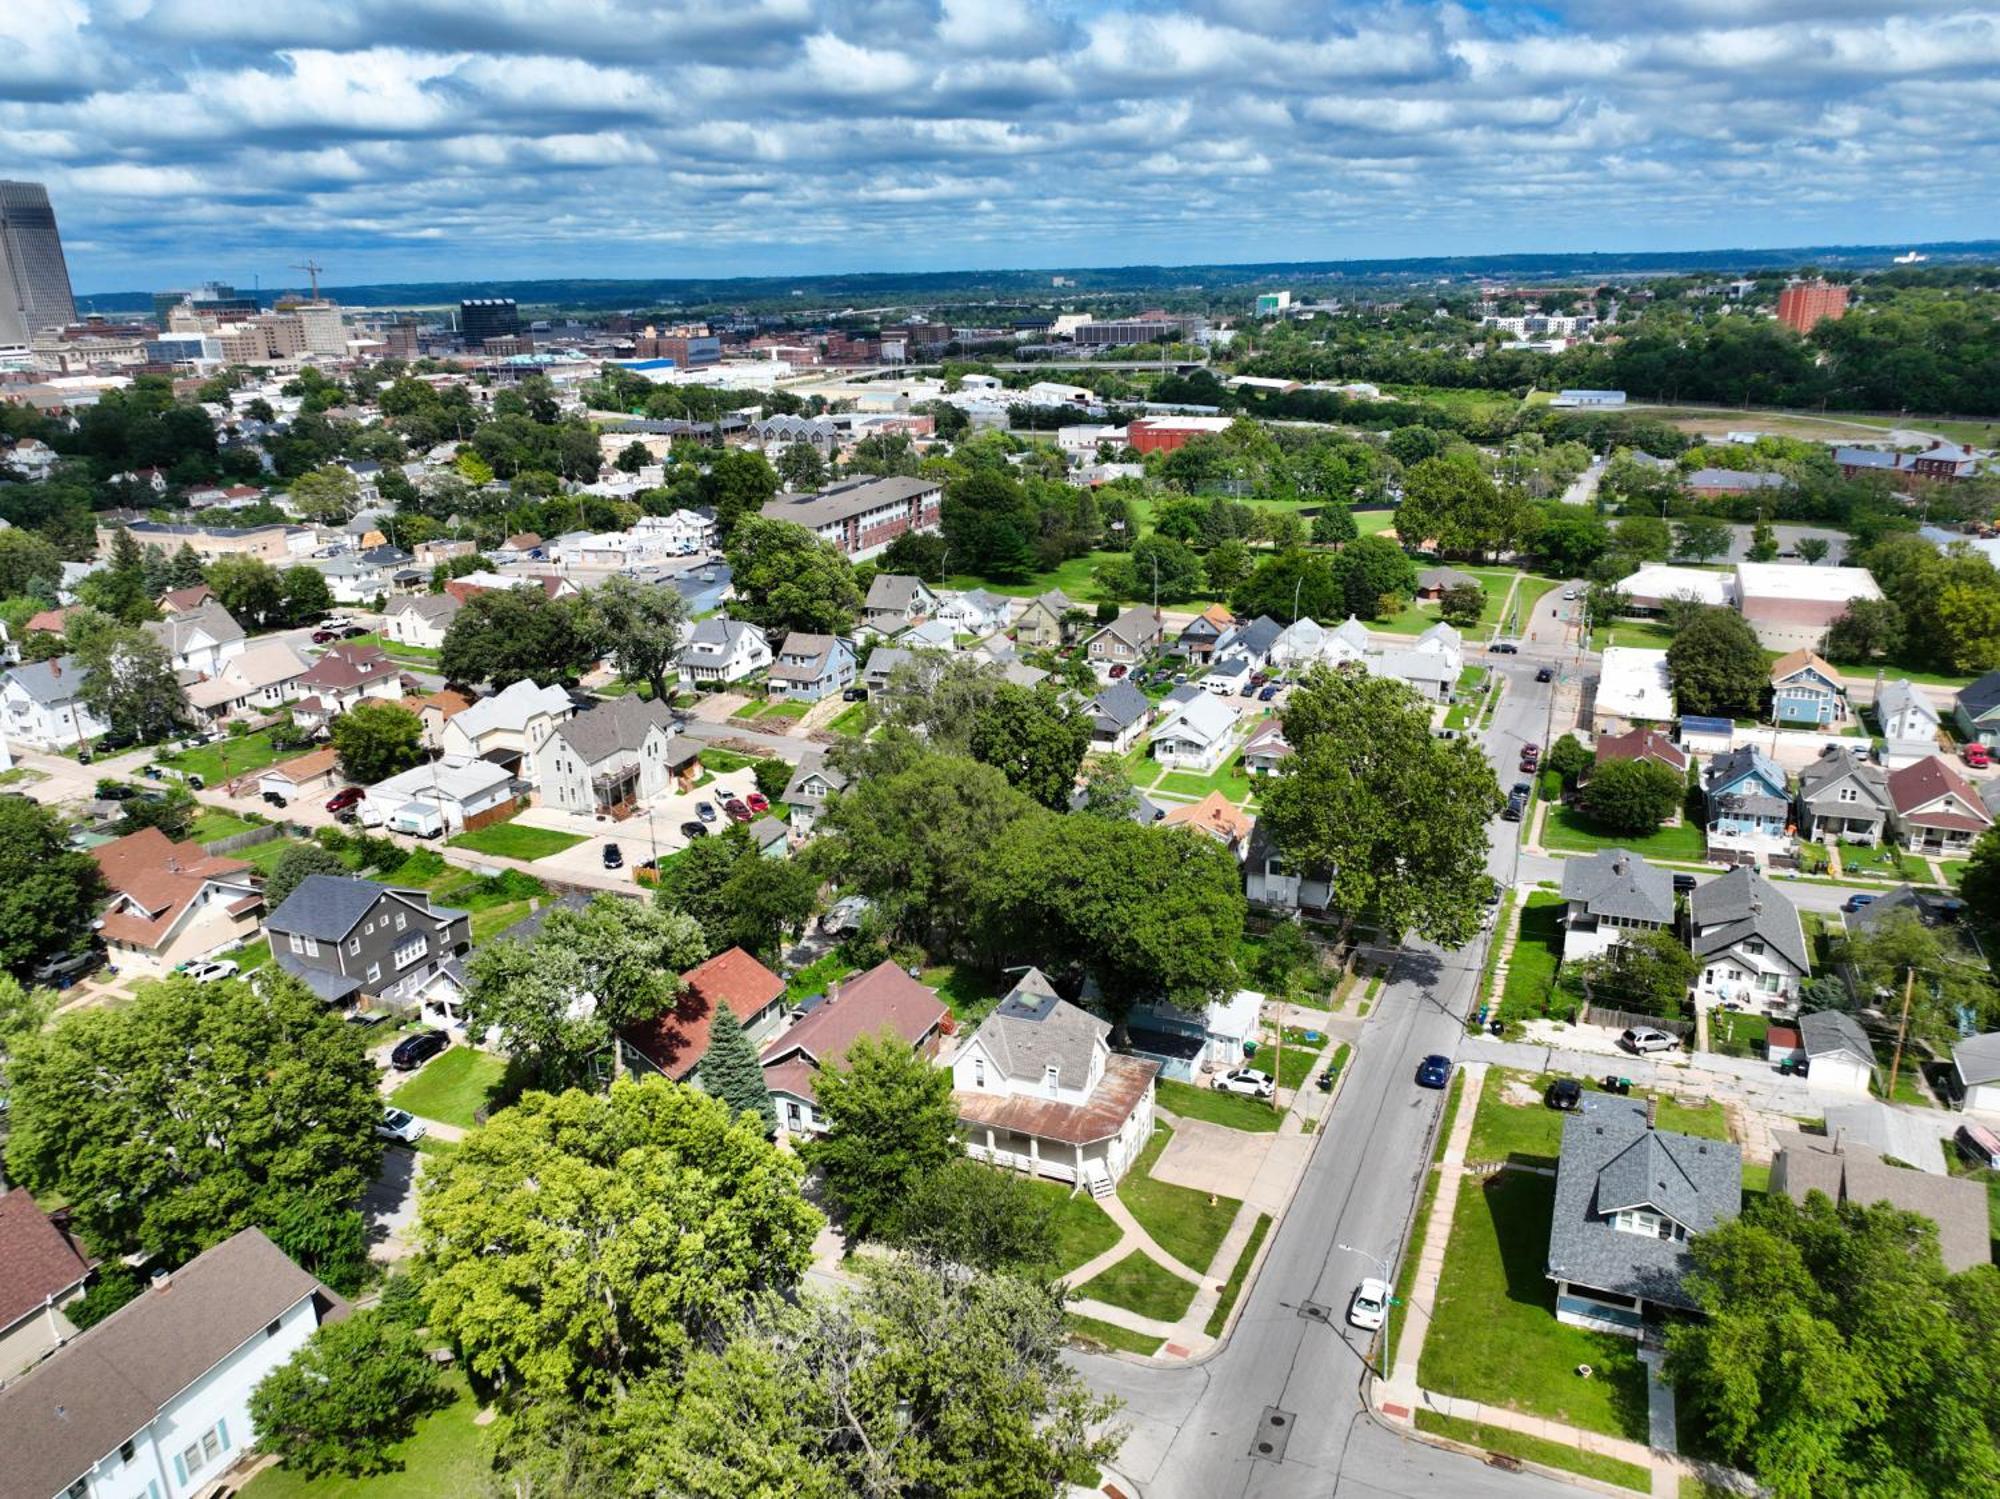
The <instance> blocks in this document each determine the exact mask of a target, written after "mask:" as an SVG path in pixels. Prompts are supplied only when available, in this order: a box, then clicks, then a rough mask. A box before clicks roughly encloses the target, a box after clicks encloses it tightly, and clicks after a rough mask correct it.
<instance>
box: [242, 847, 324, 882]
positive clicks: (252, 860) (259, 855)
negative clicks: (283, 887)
mask: <svg viewBox="0 0 2000 1499" xmlns="http://www.w3.org/2000/svg"><path fill="white" fill-rule="evenodd" d="M304 842H305V840H304V839H303V838H272V839H268V840H266V841H265V842H263V843H253V844H251V845H250V846H249V847H248V848H239V849H238V850H236V852H235V853H233V854H231V855H230V856H229V857H230V858H232V859H241V860H243V861H244V862H245V863H246V864H253V865H255V866H256V868H257V870H258V872H259V873H261V874H262V875H263V876H264V877H265V878H266V879H269V878H270V875H271V871H272V870H274V869H276V868H277V867H278V861H279V860H280V859H282V858H284V857H285V850H286V849H288V848H298V847H300V846H301V845H302V844H303V843H304Z"/></svg>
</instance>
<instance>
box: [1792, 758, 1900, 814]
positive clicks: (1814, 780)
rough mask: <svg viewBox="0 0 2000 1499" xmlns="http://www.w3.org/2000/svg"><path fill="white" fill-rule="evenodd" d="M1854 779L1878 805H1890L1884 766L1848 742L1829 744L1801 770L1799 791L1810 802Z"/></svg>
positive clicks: (1885, 808)
mask: <svg viewBox="0 0 2000 1499" xmlns="http://www.w3.org/2000/svg"><path fill="white" fill-rule="evenodd" d="M1850 780H1851V781H1853V782H1854V784H1855V785H1856V786H1857V787H1858V788H1860V789H1861V790H1862V791H1864V792H1866V793H1867V795H1868V799H1869V800H1870V801H1872V802H1874V803H1875V805H1876V806H1878V807H1880V808H1882V809H1883V810H1885V811H1886V810H1887V809H1888V807H1889V780H1888V777H1887V776H1886V775H1884V774H1883V771H1882V767H1881V766H1879V765H1871V764H1870V763H1869V762H1868V761H1866V760H1863V759H1862V758H1861V757H1860V756H1859V755H1857V754H1855V753H1854V751H1853V750H1851V749H1849V748H1848V747H1847V746H1846V745H1844V744H1840V745H1828V746H1827V747H1826V748H1825V749H1823V750H1821V751H1820V756H1819V758H1818V759H1817V760H1815V761H1813V762H1812V764H1810V765H1808V766H1807V767H1806V768H1805V769H1804V770H1802V771H1800V772H1799V795H1800V796H1801V797H1803V798H1804V799H1805V800H1806V801H1807V802H1808V803H1810V802H1812V801H1814V800H1816V799H1817V798H1819V797H1822V796H1825V795H1826V794H1827V793H1828V792H1830V791H1832V790H1833V789H1834V788H1835V787H1837V786H1839V785H1840V784H1841V783H1842V782H1844V781H1850Z"/></svg>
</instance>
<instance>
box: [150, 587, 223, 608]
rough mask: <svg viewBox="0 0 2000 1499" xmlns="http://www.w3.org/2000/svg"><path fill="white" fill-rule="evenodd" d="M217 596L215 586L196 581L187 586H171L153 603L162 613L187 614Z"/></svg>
mask: <svg viewBox="0 0 2000 1499" xmlns="http://www.w3.org/2000/svg"><path fill="white" fill-rule="evenodd" d="M215 598H217V594H216V592H215V590H214V589H213V588H210V587H209V586H208V585H207V584H206V583H195V584H192V585H191V586H189V587H187V588H169V589H168V590H167V591H166V592H165V593H163V594H161V595H160V596H159V597H158V598H156V599H154V600H153V603H154V605H155V606H156V607H157V608H158V609H159V611H160V613H162V614H186V613H187V612H188V611H189V610H191V609H199V608H200V607H201V606H202V605H203V604H206V603H207V602H209V600H211V599H215Z"/></svg>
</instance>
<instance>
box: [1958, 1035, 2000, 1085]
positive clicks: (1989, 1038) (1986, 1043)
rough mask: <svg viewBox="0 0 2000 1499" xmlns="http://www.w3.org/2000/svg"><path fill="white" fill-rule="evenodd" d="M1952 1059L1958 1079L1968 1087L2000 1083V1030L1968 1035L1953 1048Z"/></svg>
mask: <svg viewBox="0 0 2000 1499" xmlns="http://www.w3.org/2000/svg"><path fill="white" fill-rule="evenodd" d="M1951 1061H1952V1065H1953V1066H1954V1067H1956V1068H1957V1069H1958V1080H1959V1081H1960V1082H1962V1083H1964V1084H1965V1086H1966V1087H1968V1088H1976V1087H1978V1086H1979V1084H1981V1083H2000V1031H1987V1032H1986V1033H1985V1034H1984V1035H1979V1036H1967V1037H1966V1038H1965V1039H1964V1040H1963V1041H1961V1042H1959V1043H1958V1045H1956V1046H1954V1047H1953V1048H1952V1049H1951Z"/></svg>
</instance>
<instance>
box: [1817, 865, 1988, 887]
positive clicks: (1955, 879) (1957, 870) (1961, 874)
mask: <svg viewBox="0 0 2000 1499" xmlns="http://www.w3.org/2000/svg"><path fill="white" fill-rule="evenodd" d="M1841 862H1842V864H1843V865H1844V864H1845V863H1846V860H1844V859H1843V860H1842V861H1841ZM1971 864H1972V861H1971V860H1970V859H1940V860H1938V868H1940V869H1942V870H1943V871H1944V878H1945V883H1946V884H1948V885H1950V886H1951V887H1952V889H1954V890H1956V889H1957V888H1958V887H1959V886H1960V885H1963V884H1964V883H1965V871H1966V870H1967V869H1968V868H1969V867H1971Z"/></svg>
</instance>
